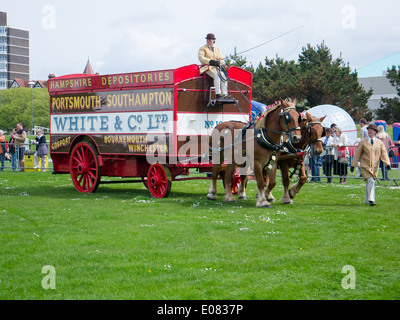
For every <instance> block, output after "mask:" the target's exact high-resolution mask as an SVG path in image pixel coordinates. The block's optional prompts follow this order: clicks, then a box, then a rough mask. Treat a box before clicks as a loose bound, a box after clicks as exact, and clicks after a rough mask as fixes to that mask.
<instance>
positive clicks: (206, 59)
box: [199, 33, 228, 99]
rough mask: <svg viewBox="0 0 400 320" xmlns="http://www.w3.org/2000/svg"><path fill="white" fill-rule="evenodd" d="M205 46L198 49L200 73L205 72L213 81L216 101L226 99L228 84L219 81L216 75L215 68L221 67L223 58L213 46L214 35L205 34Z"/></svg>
mask: <svg viewBox="0 0 400 320" xmlns="http://www.w3.org/2000/svg"><path fill="white" fill-rule="evenodd" d="M206 40H207V44H205V45H204V46H202V47H201V48H200V49H199V60H200V62H201V64H202V65H203V66H202V67H201V68H200V73H201V74H203V73H204V72H206V73H207V74H208V75H209V76H210V77H211V78H213V79H214V87H215V94H216V95H217V99H221V98H222V99H223V98H226V97H228V82H227V81H221V79H220V78H219V75H218V74H217V67H219V66H220V65H223V64H224V63H225V62H224V57H223V56H222V53H221V51H220V50H219V48H218V47H217V46H215V45H214V44H215V40H216V38H215V35H214V34H213V33H209V34H207V37H206Z"/></svg>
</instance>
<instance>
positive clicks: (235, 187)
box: [220, 169, 241, 194]
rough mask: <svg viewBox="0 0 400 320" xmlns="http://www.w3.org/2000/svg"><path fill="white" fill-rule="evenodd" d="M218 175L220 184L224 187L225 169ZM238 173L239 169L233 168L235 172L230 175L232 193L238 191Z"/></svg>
mask: <svg viewBox="0 0 400 320" xmlns="http://www.w3.org/2000/svg"><path fill="white" fill-rule="evenodd" d="M220 176H221V178H222V185H223V186H224V188H225V171H221V173H220ZM240 181H241V180H240V174H239V170H238V169H237V170H235V172H234V173H233V176H232V185H231V191H232V194H237V193H238V189H239V186H240Z"/></svg>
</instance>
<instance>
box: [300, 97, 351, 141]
mask: <svg viewBox="0 0 400 320" xmlns="http://www.w3.org/2000/svg"><path fill="white" fill-rule="evenodd" d="M308 112H309V113H310V114H312V115H313V116H314V117H318V118H322V117H323V116H326V118H325V120H324V122H322V125H323V126H325V127H330V126H331V124H332V123H336V124H337V125H338V127H339V128H340V129H341V130H342V132H343V133H345V134H346V135H347V137H348V139H349V143H350V144H352V145H354V144H355V143H356V142H357V127H356V124H355V123H354V120H353V118H352V117H351V116H350V115H349V114H348V113H347V112H346V111H345V110H343V109H342V108H339V107H336V106H334V105H331V104H324V105H320V106H316V107H314V108H311V109H309V110H308Z"/></svg>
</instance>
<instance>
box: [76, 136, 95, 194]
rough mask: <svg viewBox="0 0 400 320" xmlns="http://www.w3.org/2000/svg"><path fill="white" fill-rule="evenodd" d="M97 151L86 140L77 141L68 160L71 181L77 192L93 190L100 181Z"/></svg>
mask: <svg viewBox="0 0 400 320" xmlns="http://www.w3.org/2000/svg"><path fill="white" fill-rule="evenodd" d="M97 155H98V152H97V150H96V149H95V148H93V147H92V146H91V145H90V144H88V143H86V142H80V143H78V144H77V145H76V146H75V147H74V149H72V152H71V158H70V161H69V166H70V173H71V178H72V182H73V183H74V186H75V188H76V189H77V190H78V191H79V192H85V193H91V192H95V191H96V189H97V187H98V186H99V183H100V178H101V172H100V170H101V169H100V166H99V162H98V160H97Z"/></svg>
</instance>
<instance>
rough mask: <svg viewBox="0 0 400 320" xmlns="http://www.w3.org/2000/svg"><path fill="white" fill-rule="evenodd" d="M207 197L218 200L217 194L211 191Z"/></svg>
mask: <svg viewBox="0 0 400 320" xmlns="http://www.w3.org/2000/svg"><path fill="white" fill-rule="evenodd" d="M207 199H208V200H213V201H215V200H217V196H216V195H215V194H212V193H209V194H208V195H207Z"/></svg>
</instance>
